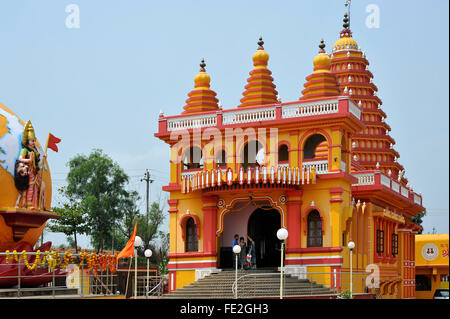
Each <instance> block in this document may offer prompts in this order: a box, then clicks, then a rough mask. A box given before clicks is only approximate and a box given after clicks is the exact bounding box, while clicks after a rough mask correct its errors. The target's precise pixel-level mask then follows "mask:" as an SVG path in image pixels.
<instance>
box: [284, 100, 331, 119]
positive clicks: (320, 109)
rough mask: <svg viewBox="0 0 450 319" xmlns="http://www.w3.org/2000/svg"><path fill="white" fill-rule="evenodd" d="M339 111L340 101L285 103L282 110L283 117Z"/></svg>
mask: <svg viewBox="0 0 450 319" xmlns="http://www.w3.org/2000/svg"><path fill="white" fill-rule="evenodd" d="M337 112H338V101H337V100H333V101H329V102H327V103H300V104H293V105H285V106H283V107H282V110H281V117H282V118H292V117H303V116H311V115H322V114H332V113H337Z"/></svg>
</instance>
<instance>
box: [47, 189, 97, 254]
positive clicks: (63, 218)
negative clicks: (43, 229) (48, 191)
mask: <svg viewBox="0 0 450 319" xmlns="http://www.w3.org/2000/svg"><path fill="white" fill-rule="evenodd" d="M58 191H59V193H60V194H61V195H63V196H64V198H66V199H67V201H66V202H65V203H61V202H59V203H58V204H59V207H54V208H53V211H54V212H56V213H58V215H59V218H57V219H55V220H52V221H50V222H49V224H48V228H49V229H50V231H52V232H58V233H59V232H61V233H64V234H65V235H66V236H68V238H72V240H73V245H74V246H75V251H76V253H78V243H77V234H86V233H87V232H88V231H89V227H88V225H87V220H86V216H85V213H84V211H83V209H82V207H81V205H80V203H79V202H77V201H76V200H75V198H74V197H73V195H72V194H71V193H70V192H69V191H68V190H67V188H66V187H61V188H60V189H59V190H58Z"/></svg>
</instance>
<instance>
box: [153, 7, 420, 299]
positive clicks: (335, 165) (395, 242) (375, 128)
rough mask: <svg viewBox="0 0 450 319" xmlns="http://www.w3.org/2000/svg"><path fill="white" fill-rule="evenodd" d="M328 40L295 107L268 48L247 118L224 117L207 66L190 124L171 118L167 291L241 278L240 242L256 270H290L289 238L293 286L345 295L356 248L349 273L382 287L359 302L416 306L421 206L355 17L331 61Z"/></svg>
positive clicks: (167, 126) (164, 129) (360, 285)
mask: <svg viewBox="0 0 450 319" xmlns="http://www.w3.org/2000/svg"><path fill="white" fill-rule="evenodd" d="M319 40H320V38H319ZM319 40H318V43H319V50H318V54H317V56H315V57H314V58H313V59H312V64H313V69H312V70H311V74H310V75H308V76H306V79H305V83H304V88H299V92H298V95H299V99H298V100H295V101H288V102H285V101H281V99H280V98H279V96H278V92H277V90H276V85H275V83H276V81H275V80H274V78H273V77H272V72H271V71H270V64H269V54H268V53H267V51H266V49H265V46H266V47H267V44H265V43H264V41H263V39H262V38H260V39H259V41H258V43H257V45H258V46H257V49H256V52H255V53H254V54H253V56H252V60H253V67H252V69H251V70H250V72H249V75H250V76H249V78H248V79H247V85H245V88H244V89H243V93H242V98H241V99H240V104H239V105H237V106H236V107H235V108H227V109H223V108H222V105H221V103H220V102H219V101H218V99H217V98H216V92H214V91H213V89H217V88H214V86H213V85H211V77H210V75H209V74H208V73H207V71H206V63H205V61H203V60H202V61H201V64H200V71H199V73H198V74H197V75H196V76H195V78H194V83H195V85H194V88H193V90H192V91H190V93H188V99H187V100H186V105H185V106H184V108H183V109H181V106H180V112H181V114H180V115H174V116H165V115H164V114H163V113H162V112H161V113H160V116H159V123H158V125H159V126H158V132H157V133H156V134H155V136H156V137H157V138H159V139H161V140H163V141H164V142H166V143H167V144H168V145H169V147H170V154H171V158H170V183H169V184H168V185H167V186H165V187H164V188H163V190H165V191H167V192H169V193H170V199H169V200H168V204H169V206H170V208H169V210H168V212H169V214H170V222H169V223H170V224H169V227H170V254H169V259H170V260H169V264H168V268H169V290H170V291H173V290H176V289H178V288H181V287H183V286H185V285H188V284H190V283H192V282H194V281H196V280H198V279H199V278H202V277H204V276H206V275H208V274H210V273H213V272H217V271H221V270H223V269H227V268H230V269H231V268H232V267H233V265H234V264H233V252H232V241H233V237H234V235H235V234H239V236H240V237H241V236H242V237H244V238H245V240H246V241H247V237H248V236H250V237H251V238H253V239H254V241H255V247H256V249H255V250H256V265H257V269H260V268H267V269H273V270H277V269H279V268H280V257H281V256H280V247H281V242H280V240H278V238H277V236H276V233H277V231H278V230H279V229H280V228H286V229H287V231H288V234H289V235H288V238H287V239H286V245H285V255H284V256H285V258H284V271H285V273H287V274H291V275H293V276H298V277H300V278H301V277H302V276H303V277H305V278H311V277H307V275H308V274H317V275H316V276H315V277H313V278H314V279H313V280H314V281H317V282H320V283H322V284H323V285H325V286H326V287H330V288H331V289H339V290H345V289H348V286H349V277H348V275H345V276H344V275H343V273H347V272H348V271H349V268H350V257H349V256H350V250H349V248H348V243H349V242H350V241H353V242H354V243H355V247H354V249H353V250H352V271H353V272H355V273H364V272H371V271H374V273H373V275H374V276H373V277H370V278H375V279H374V280H373V281H366V280H363V279H361V278H362V277H359V279H358V280H355V281H354V282H353V288H354V289H359V291H366V292H373V293H376V294H380V295H382V296H383V298H414V297H415V256H414V242H415V234H416V233H417V232H418V231H420V229H421V228H420V226H418V225H416V224H414V223H413V221H412V217H413V216H415V215H417V214H419V213H421V212H423V211H424V210H425V208H424V207H423V206H422V196H421V195H420V194H419V193H416V192H415V191H414V190H413V189H412V187H411V186H410V184H409V183H408V180H407V179H406V178H405V169H404V168H403V166H402V165H401V164H400V163H399V158H400V155H399V154H398V152H397V151H396V150H395V149H394V145H395V141H394V139H393V138H392V137H391V136H390V135H389V132H390V127H389V125H388V124H386V122H385V119H386V113H384V112H383V110H382V101H381V99H380V98H379V97H378V95H377V91H378V89H377V87H376V85H375V84H374V81H373V75H372V73H371V72H370V71H369V70H368V65H369V61H368V60H367V58H366V55H365V53H364V52H362V51H361V49H360V48H359V47H358V43H357V42H356V41H355V40H354V39H353V38H352V32H351V30H350V24H349V19H348V16H347V15H346V16H345V17H344V24H343V30H342V31H341V32H340V35H339V38H338V39H337V41H336V42H335V43H334V45H333V46H332V47H331V49H328V52H327V51H326V44H325V42H324V41H323V40H322V41H319ZM311 45H313V44H311ZM249 68H250V66H249ZM300 91H301V92H300ZM364 278H366V277H364Z"/></svg>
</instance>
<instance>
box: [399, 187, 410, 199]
mask: <svg viewBox="0 0 450 319" xmlns="http://www.w3.org/2000/svg"><path fill="white" fill-rule="evenodd" d="M400 187H401V194H402V195H403V196H405V197H409V191H408V189H407V188H406V187H403V186H400Z"/></svg>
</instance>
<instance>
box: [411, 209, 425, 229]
mask: <svg viewBox="0 0 450 319" xmlns="http://www.w3.org/2000/svg"><path fill="white" fill-rule="evenodd" d="M426 214H427V212H426V211H423V212H421V213H420V214H417V215H415V216H413V218H412V221H413V223H415V224H417V225H419V226H422V223H423V218H424V217H425V215H426ZM421 233H422V231H421V232H420V234H421Z"/></svg>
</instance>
